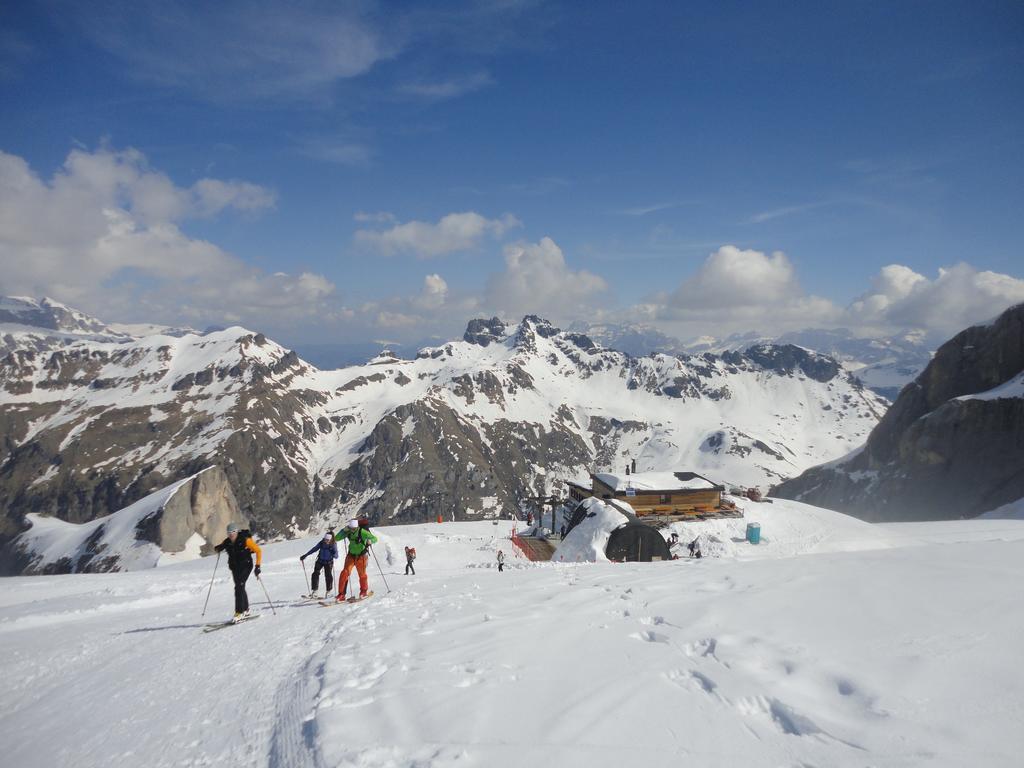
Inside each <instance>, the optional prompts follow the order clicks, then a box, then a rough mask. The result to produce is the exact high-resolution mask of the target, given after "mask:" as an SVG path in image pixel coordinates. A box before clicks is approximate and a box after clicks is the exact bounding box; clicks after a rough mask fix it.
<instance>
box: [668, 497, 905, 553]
mask: <svg viewBox="0 0 1024 768" xmlns="http://www.w3.org/2000/svg"><path fill="white" fill-rule="evenodd" d="M726 498H728V499H730V500H731V501H733V502H735V503H736V506H737V507H739V508H740V509H742V510H743V517H742V518H726V519H721V520H694V521H687V522H681V523H673V524H672V525H670V526H669V527H668V529H667V530H666V531H665V533H666V534H671V533H678V534H679V542H680V544H681V545H684V546H683V547H682V548H681V549H680V548H679V547H677V548H676V549H675V550H673V552H674V554H678V555H680V557H682V556H684V555H689V552H688V551H686V549H685V545H687V544H689V543H690V542H691V541H693V539H695V538H697V536H703V537H704V541H703V544H704V546H703V547H702V551H703V553H704V557H738V558H744V559H753V558H767V557H793V556H794V555H802V554H808V553H814V552H854V551H859V550H864V549H885V548H887V547H889V546H891V544H890V542H889V539H888V536H887V534H886V533H885V532H884V531H883V530H882V529H881V528H879V527H878V526H876V525H872V524H871V523H866V522H864V521H863V520H858V519H857V518H855V517H850V516H849V515H844V514H842V513H840V512H833V511H831V510H828V509H822V508H820V507H812V506H811V505H809V504H802V503H800V502H798V501H790V500H788V499H772V500H771V503H768V502H763V503H757V502H753V501H749V500H747V499H741V498H737V497H726ZM748 523H759V524H760V525H761V543H760V544H757V545H753V544H750V543H748V542H747V540H746V533H747V524H748Z"/></svg>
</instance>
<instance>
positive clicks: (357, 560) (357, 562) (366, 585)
mask: <svg viewBox="0 0 1024 768" xmlns="http://www.w3.org/2000/svg"><path fill="white" fill-rule="evenodd" d="M352 566H355V569H356V573H358V574H359V594H360V596H362V595H365V594H366V593H367V592H369V591H370V582H369V581H368V580H367V578H366V555H365V554H363V555H359V556H358V557H357V556H355V555H345V567H344V568H342V569H341V575H340V576H338V598H339V599H340V600H344V599H345V590H346V589H348V577H349V575H350V574H351V573H352Z"/></svg>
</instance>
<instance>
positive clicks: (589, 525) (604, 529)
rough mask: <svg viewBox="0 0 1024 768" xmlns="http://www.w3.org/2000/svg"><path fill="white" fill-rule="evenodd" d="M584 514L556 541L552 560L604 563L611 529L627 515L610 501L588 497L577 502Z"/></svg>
mask: <svg viewBox="0 0 1024 768" xmlns="http://www.w3.org/2000/svg"><path fill="white" fill-rule="evenodd" d="M580 503H581V504H582V506H583V507H584V508H585V509H586V510H587V516H586V517H585V518H584V519H583V522H581V523H580V524H579V525H577V526H576V527H575V528H573V529H572V530H571V531H569V533H568V534H566V537H565V538H564V539H563V540H562V541H561V543H559V545H558V548H557V549H556V550H555V554H554V555H553V557H552V560H554V561H555V562H566V563H575V562H589V563H593V562H607V561H608V557H607V556H606V555H605V548H606V547H607V546H608V537H609V536H610V535H611V532H612V531H614V530H615V529H616V528H618V527H619V526H621V525H625V524H626V523H628V522H629V518H628V517H626V516H625V515H624V514H622V512H620V511H618V510H617V509H615V507H613V506H612V505H611V504H608V503H607V502H605V501H603V500H601V499H598V498H595V497H593V496H591V497H590V498H588V499H584V500H583V501H582V502H580Z"/></svg>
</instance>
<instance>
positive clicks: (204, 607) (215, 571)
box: [200, 552, 220, 616]
mask: <svg viewBox="0 0 1024 768" xmlns="http://www.w3.org/2000/svg"><path fill="white" fill-rule="evenodd" d="M218 565H220V552H218V553H217V562H215V563H214V564H213V575H212V576H210V588H209V589H208V590H206V602H205V603H203V612H202V613H201V614H200V615H201V616H205V615H206V606H208V605H209V604H210V593H211V592H213V577H214V576H216V575H217V566H218Z"/></svg>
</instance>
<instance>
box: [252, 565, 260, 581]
mask: <svg viewBox="0 0 1024 768" xmlns="http://www.w3.org/2000/svg"><path fill="white" fill-rule="evenodd" d="M253 573H255V574H256V578H257V579H258V578H259V577H260V567H259V566H258V565H257V566H256V570H254V571H253Z"/></svg>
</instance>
